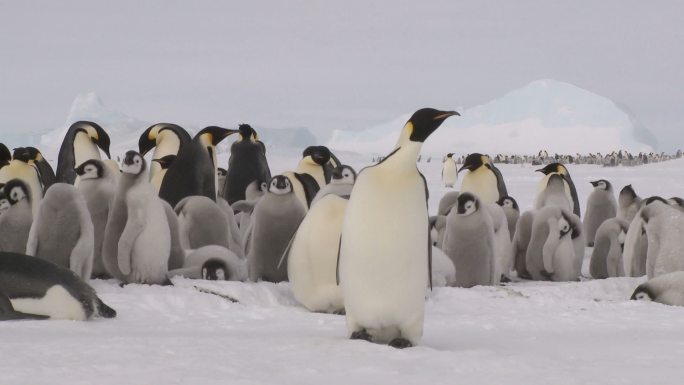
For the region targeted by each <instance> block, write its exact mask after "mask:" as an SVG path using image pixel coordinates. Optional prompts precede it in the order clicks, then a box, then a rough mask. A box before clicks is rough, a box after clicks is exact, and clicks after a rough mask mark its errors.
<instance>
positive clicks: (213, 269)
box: [168, 245, 247, 281]
mask: <svg viewBox="0 0 684 385" xmlns="http://www.w3.org/2000/svg"><path fill="white" fill-rule="evenodd" d="M168 276H169V278H172V277H175V276H183V277H185V278H190V279H206V280H210V281H243V280H245V279H246V278H247V266H246V265H245V261H244V260H242V259H240V258H239V257H238V256H237V255H235V253H233V252H232V251H230V250H228V249H226V248H225V247H222V246H217V245H209V246H203V247H200V248H198V249H196V250H193V251H191V252H190V253H189V254H188V256H187V257H186V258H185V262H184V264H183V267H182V268H179V269H174V270H170V271H169V273H168Z"/></svg>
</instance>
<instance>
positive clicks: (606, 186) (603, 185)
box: [589, 179, 612, 191]
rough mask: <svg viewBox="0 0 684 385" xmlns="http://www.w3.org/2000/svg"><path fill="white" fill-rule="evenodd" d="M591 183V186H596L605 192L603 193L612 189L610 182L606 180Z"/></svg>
mask: <svg viewBox="0 0 684 385" xmlns="http://www.w3.org/2000/svg"><path fill="white" fill-rule="evenodd" d="M589 183H591V185H592V186H594V187H595V188H597V189H599V190H603V191H608V190H610V189H611V187H612V186H611V184H610V182H608V181H607V180H605V179H599V180H595V181H592V182H589Z"/></svg>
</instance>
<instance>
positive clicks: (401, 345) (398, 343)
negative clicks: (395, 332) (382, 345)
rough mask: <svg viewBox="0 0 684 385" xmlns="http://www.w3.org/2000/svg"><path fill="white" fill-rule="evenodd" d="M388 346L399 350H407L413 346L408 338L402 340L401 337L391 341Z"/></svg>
mask: <svg viewBox="0 0 684 385" xmlns="http://www.w3.org/2000/svg"><path fill="white" fill-rule="evenodd" d="M388 345H389V346H391V347H393V348H397V349H405V348H410V347H412V346H413V344H412V343H411V341H409V340H407V339H406V338H401V337H397V338H395V339H393V340H392V341H390V343H389V344H388Z"/></svg>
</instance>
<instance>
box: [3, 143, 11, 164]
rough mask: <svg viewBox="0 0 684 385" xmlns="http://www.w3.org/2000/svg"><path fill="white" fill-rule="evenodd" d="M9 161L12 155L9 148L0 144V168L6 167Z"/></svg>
mask: <svg viewBox="0 0 684 385" xmlns="http://www.w3.org/2000/svg"><path fill="white" fill-rule="evenodd" d="M11 160H12V153H10V150H9V148H7V146H5V144H4V143H0V168H3V167H5V166H7V165H8V164H9V162H10V161H11Z"/></svg>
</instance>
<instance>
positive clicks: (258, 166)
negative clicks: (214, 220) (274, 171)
mask: <svg viewBox="0 0 684 385" xmlns="http://www.w3.org/2000/svg"><path fill="white" fill-rule="evenodd" d="M238 131H239V133H240V136H239V137H238V139H237V140H236V141H235V142H233V144H232V145H231V146H230V158H229V159H228V171H227V173H226V178H225V182H224V184H223V195H222V196H223V199H225V200H226V201H227V202H228V204H231V205H232V204H233V203H234V202H236V201H239V200H242V199H245V189H246V188H247V186H248V185H249V184H250V183H252V182H253V181H255V180H258V181H269V180H271V169H270V168H269V167H268V161H267V160H266V146H264V143H263V142H261V141H260V140H259V135H258V134H257V132H256V131H255V130H254V129H253V128H252V126H250V125H249V124H241V125H240V126H238Z"/></svg>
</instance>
